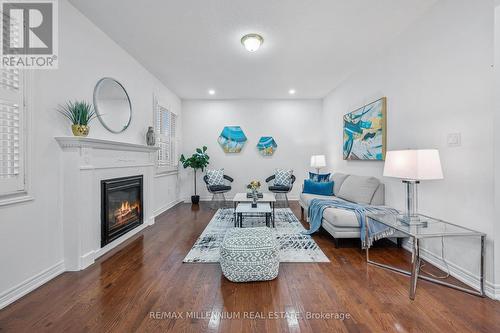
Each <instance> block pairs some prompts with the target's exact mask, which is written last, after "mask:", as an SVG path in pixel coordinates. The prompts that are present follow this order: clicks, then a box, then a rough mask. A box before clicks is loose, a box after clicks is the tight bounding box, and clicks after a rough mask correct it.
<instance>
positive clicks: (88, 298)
mask: <svg viewBox="0 0 500 333" xmlns="http://www.w3.org/2000/svg"><path fill="white" fill-rule="evenodd" d="M291 204H292V209H293V211H294V213H295V214H296V215H297V216H300V211H299V206H298V205H297V203H295V202H292V203H291ZM213 214H214V210H211V209H210V208H208V207H206V206H204V205H202V206H201V207H200V208H199V209H198V210H194V209H192V208H191V205H187V204H181V205H178V206H176V207H175V208H173V209H171V210H169V211H168V212H166V213H164V214H163V215H161V216H160V217H159V218H157V220H156V224H155V225H154V226H153V227H151V228H147V229H146V230H144V232H142V233H141V234H140V235H138V236H136V237H134V238H133V239H131V240H129V241H127V242H125V243H124V244H122V245H121V246H119V247H118V248H117V249H115V250H113V251H112V252H111V253H108V254H106V255H105V256H103V257H101V258H100V259H99V260H98V261H97V262H96V263H95V264H94V265H92V266H91V267H89V268H88V269H86V270H84V271H81V272H71V273H70V272H68V273H64V274H62V275H60V276H59V277H57V278H55V279H54V280H52V281H50V282H49V283H47V284H45V285H44V286H42V287H40V288H38V289H37V290H35V291H34V292H32V293H30V294H28V295H27V296H25V297H23V298H22V299H20V300H18V301H17V302H15V303H14V304H11V305H10V306H9V307H7V308H5V309H3V310H2V311H0V331H5V332H134V331H140V332H205V331H207V332H217V331H219V332H299V331H300V332H332V331H335V332H453V331H454V332H500V302H496V301H493V300H491V299H488V298H480V297H476V296H471V295H468V294H465V293H462V292H459V291H455V290H451V289H448V288H444V287H441V286H436V285H433V284H430V283H428V282H425V281H421V280H420V281H419V282H418V283H419V287H418V289H417V297H416V299H415V301H411V300H409V298H408V286H409V281H408V278H407V277H404V276H401V275H398V274H395V273H392V272H388V271H385V270H382V269H380V268H376V267H372V266H367V265H366V263H365V257H364V252H362V251H361V250H360V249H359V247H344V248H340V249H336V248H335V247H334V244H333V241H332V239H331V237H330V236H329V235H328V234H327V233H326V232H320V233H319V234H317V235H315V236H314V239H315V240H316V242H317V243H318V244H319V245H320V247H321V248H322V249H323V251H324V252H325V254H326V255H327V256H328V257H329V259H330V260H331V262H330V263H314V264H311V263H308V264H305V263H282V264H281V266H280V275H279V277H278V278H277V279H276V280H274V281H270V282H258V283H242V284H236V283H231V282H229V281H227V280H226V279H225V278H224V277H223V276H222V274H221V270H220V267H219V265H218V264H183V263H182V259H183V258H184V256H185V255H186V254H187V252H188V251H189V250H190V248H191V246H192V245H193V243H194V242H195V240H196V239H197V238H198V236H199V235H200V234H201V232H202V231H203V229H204V228H205V226H206V225H207V223H208V222H209V221H210V219H211V217H212V216H213ZM371 254H372V255H373V256H374V257H375V256H376V257H377V259H378V260H382V259H383V260H386V261H388V262H391V263H397V264H398V265H401V266H404V265H406V264H407V262H408V254H407V253H406V252H405V251H404V250H403V249H399V248H396V247H390V248H386V247H383V248H382V247H378V248H376V249H374V250H372V251H371ZM205 312H210V313H218V312H222V315H225V316H226V317H228V318H220V317H218V316H217V315H210V313H209V314H208V315H207V314H205ZM270 312H271V313H272V314H273V316H272V317H273V318H271V316H270V315H269V313H270ZM280 312H286V313H287V314H286V315H284V314H280ZM308 312H309V313H314V315H315V316H321V315H323V316H328V315H331V314H338V315H340V314H344V315H347V314H348V315H349V318H348V319H344V320H339V319H325V318H323V319H321V318H319V319H314V318H309V319H307V318H304V317H305V316H306V315H307V313H308ZM174 313H175V314H174ZM293 313H299V317H296V316H293V315H292V314H293ZM188 315H191V317H189V318H188ZM169 316H170V318H168V317H169ZM181 316H182V317H183V318H181ZM238 316H239V318H238ZM175 317H177V318H175ZM230 317H232V319H229V318H230ZM261 317H265V318H261ZM276 317H277V319H276Z"/></svg>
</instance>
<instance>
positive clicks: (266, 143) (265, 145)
mask: <svg viewBox="0 0 500 333" xmlns="http://www.w3.org/2000/svg"><path fill="white" fill-rule="evenodd" d="M276 148H278V145H277V144H276V141H274V139H273V137H272V136H262V137H261V138H260V140H259V142H258V143H257V149H258V150H259V153H260V154H261V155H263V156H271V155H273V154H274V151H275V150H276Z"/></svg>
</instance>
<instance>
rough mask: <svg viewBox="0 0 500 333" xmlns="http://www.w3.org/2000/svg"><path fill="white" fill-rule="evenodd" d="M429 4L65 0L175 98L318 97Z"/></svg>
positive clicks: (398, 0)
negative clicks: (253, 44) (249, 41)
mask: <svg viewBox="0 0 500 333" xmlns="http://www.w3.org/2000/svg"><path fill="white" fill-rule="evenodd" d="M436 1H437V0H314V1H313V0H286V1H285V0H252V1H248V0H247V1H243V0H203V1H202V0H178V1H172V0H163V1H161V0H156V1H155V0H140V1H138V0H105V1H104V0H70V2H71V3H72V4H73V5H75V6H76V7H77V8H78V9H79V10H80V11H81V12H83V13H84V14H85V15H86V16H87V17H88V18H89V19H90V20H92V21H93V22H94V23H95V24H96V25H97V26H99V27H100V28H101V29H102V30H103V31H104V32H106V33H107V34H108V35H109V36H110V37H111V38H112V39H114V40H115V41H116V42H117V43H118V44H120V45H121V46H122V47H123V48H124V49H125V50H127V51H128V52H129V53H130V54H132V55H133V56H134V57H135V58H136V59H137V60H138V61H140V62H141V63H142V64H143V65H144V66H145V67H146V68H147V69H149V70H150V71H151V72H152V73H153V74H154V75H156V76H157V77H158V78H159V79H160V80H161V81H162V82H164V83H165V85H166V86H168V87H169V88H170V89H171V90H173V91H174V92H175V93H176V94H177V95H178V96H179V97H181V98H183V99H204V98H221V99H231V98H290V97H291V96H289V95H288V90H289V89H291V88H294V89H296V91H297V93H296V94H295V95H294V96H293V98H322V97H324V96H325V95H326V94H327V93H328V92H330V91H331V90H332V89H334V88H335V87H336V85H338V84H339V83H340V82H341V81H342V80H343V79H345V77H346V76H347V75H348V74H349V73H350V72H351V71H352V70H354V69H355V68H356V67H358V66H359V65H360V63H362V62H366V61H367V60H368V59H369V57H370V55H371V54H373V53H375V52H377V51H379V50H380V49H381V48H383V47H384V46H385V45H387V43H388V42H389V41H390V40H391V39H393V38H395V36H397V35H398V34H399V33H401V32H402V31H403V30H404V29H405V28H406V27H408V26H409V25H410V24H411V23H412V22H414V21H415V20H416V19H417V18H418V17H419V16H421V15H422V14H423V13H424V12H425V11H426V10H427V9H428V8H429V7H430V6H431V5H432V4H434V3H435V2H436ZM253 32H256V33H259V34H261V35H262V36H263V37H264V39H265V41H264V44H263V46H262V48H261V49H260V50H259V51H258V52H255V53H250V52H247V51H246V50H245V49H244V48H243V47H242V45H241V44H240V38H241V36H243V35H244V34H246V33H253ZM209 89H214V90H215V91H216V95H215V96H209V95H208V90H209Z"/></svg>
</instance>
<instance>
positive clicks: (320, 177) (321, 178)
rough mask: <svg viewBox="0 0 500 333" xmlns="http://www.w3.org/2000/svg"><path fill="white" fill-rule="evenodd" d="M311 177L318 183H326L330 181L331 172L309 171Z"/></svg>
mask: <svg viewBox="0 0 500 333" xmlns="http://www.w3.org/2000/svg"><path fill="white" fill-rule="evenodd" d="M309 179H310V180H312V181H315V182H318V183H325V182H329V181H330V174H329V173H325V174H321V173H314V172H309Z"/></svg>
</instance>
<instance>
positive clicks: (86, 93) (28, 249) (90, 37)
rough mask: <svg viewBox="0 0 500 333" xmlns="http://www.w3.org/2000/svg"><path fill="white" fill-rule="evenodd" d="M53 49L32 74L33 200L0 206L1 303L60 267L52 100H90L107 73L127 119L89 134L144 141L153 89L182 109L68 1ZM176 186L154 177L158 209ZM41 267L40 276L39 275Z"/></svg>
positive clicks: (61, 126) (62, 129) (61, 129)
mask: <svg viewBox="0 0 500 333" xmlns="http://www.w3.org/2000/svg"><path fill="white" fill-rule="evenodd" d="M59 48H60V49H59V51H60V56H59V69H58V70H38V71H35V72H34V83H33V91H34V97H33V105H32V108H31V109H32V120H33V133H32V134H33V140H32V143H33V149H32V150H33V154H32V158H31V160H30V165H31V169H32V176H33V177H32V178H33V179H32V194H33V195H34V197H35V200H34V201H30V202H26V203H23V204H15V205H10V206H0V263H1V266H2V271H3V272H8V274H0V303H2V302H1V301H3V300H5V297H9V296H12V295H13V293H14V294H15V293H16V292H20V291H22V288H21V289H17V291H16V290H13V289H12V288H14V287H16V286H19V284H20V283H22V282H26V281H30V279H32V278H34V277H37V276H38V278H40V279H42V280H43V277H46V276H50V274H51V273H53V272H56V271H58V270H60V269H61V267H63V266H62V264H63V263H62V260H63V257H64V256H63V252H62V249H63V242H62V227H63V223H62V222H63V221H62V218H61V205H62V202H63V198H61V196H60V191H58V190H59V189H61V186H62V181H63V180H62V179H61V177H60V175H59V174H60V172H61V168H60V156H61V149H60V148H59V146H58V144H57V143H56V141H55V140H54V137H56V136H65V135H71V131H70V127H69V124H68V123H66V122H65V120H64V119H63V118H62V117H61V116H60V115H59V114H58V113H56V112H55V108H56V107H57V105H58V104H61V103H64V102H66V101H68V100H74V99H85V100H87V101H90V102H91V101H92V93H93V89H94V85H95V84H96V82H97V81H98V80H99V79H100V78H102V77H105V76H109V77H113V78H115V79H117V80H118V81H120V82H121V83H122V84H123V85H124V87H125V88H126V89H127V91H128V93H129V95H130V98H131V102H132V107H133V119H132V123H131V125H130V127H129V128H128V129H127V130H126V131H125V132H124V133H122V134H112V133H110V132H108V131H106V130H105V129H104V128H103V127H102V126H101V124H100V123H99V122H98V121H94V122H93V123H92V126H91V131H90V135H89V136H90V137H93V138H101V139H109V140H115V141H124V142H132V143H142V144H144V143H145V139H144V135H145V132H146V130H147V126H151V125H152V124H153V111H152V105H153V102H152V101H153V92H154V93H156V94H157V95H158V96H159V99H160V101H161V102H162V103H163V104H164V105H166V106H168V107H170V108H171V109H172V110H173V111H174V112H177V113H180V112H181V101H180V100H179V98H177V97H176V96H175V95H174V94H173V93H172V92H171V91H169V90H168V89H167V88H166V87H165V86H164V85H163V84H161V82H159V81H158V80H157V79H156V78H155V77H154V76H153V75H152V74H151V73H149V72H148V71H146V70H145V69H144V68H143V67H142V66H141V65H140V64H139V63H138V62H137V61H136V60H135V59H133V58H132V57H131V56H130V55H129V54H127V53H126V52H125V51H124V50H123V49H121V48H120V47H119V46H118V45H117V44H115V43H114V42H113V41H112V40H111V39H110V38H109V37H108V36H107V35H105V34H104V33H103V32H102V31H100V30H99V29H98V28H96V27H95V26H94V25H93V24H92V23H91V22H90V21H88V20H87V18H85V17H84V16H83V15H82V14H81V13H80V12H78V11H77V10H76V9H75V8H74V7H73V6H71V5H70V4H69V3H68V2H67V1H59ZM176 183H177V175H173V176H164V177H159V178H156V179H155V184H154V185H155V189H154V193H155V201H154V207H155V211H156V212H160V211H161V210H162V208H166V207H168V204H169V203H171V202H175V201H176V200H177V198H178V192H177V191H176V190H175V189H176V187H177V184H176ZM172 189H173V190H172ZM51 268H52V269H51ZM46 270H49V271H48V272H46V275H44V276H43V277H41V276H39V274H40V273H42V272H44V271H46ZM36 281H39V280H36ZM36 281H35V282H36ZM32 282H33V281H32ZM35 284H36V283H35ZM9 291H10V293H9ZM2 297H4V298H3V299H2Z"/></svg>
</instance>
